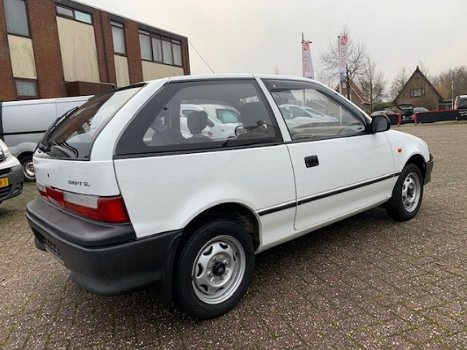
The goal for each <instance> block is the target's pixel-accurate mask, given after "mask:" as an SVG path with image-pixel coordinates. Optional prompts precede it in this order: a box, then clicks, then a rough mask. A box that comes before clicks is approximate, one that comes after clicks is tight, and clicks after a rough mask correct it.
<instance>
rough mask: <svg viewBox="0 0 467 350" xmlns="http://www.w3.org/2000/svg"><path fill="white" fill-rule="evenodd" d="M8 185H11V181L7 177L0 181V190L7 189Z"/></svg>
mask: <svg viewBox="0 0 467 350" xmlns="http://www.w3.org/2000/svg"><path fill="white" fill-rule="evenodd" d="M8 185H10V181H9V179H8V178H7V177H4V178H3V179H0V188H2V187H7V186H8Z"/></svg>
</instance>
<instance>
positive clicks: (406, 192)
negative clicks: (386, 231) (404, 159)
mask: <svg viewBox="0 0 467 350" xmlns="http://www.w3.org/2000/svg"><path fill="white" fill-rule="evenodd" d="M422 179H423V178H422V172H421V171H420V168H419V167H418V166H416V165H415V164H407V165H406V166H405V168H404V169H403V170H402V173H401V174H400V175H399V179H398V180H397V182H396V185H395V186H394V189H393V191H392V197H391V199H390V200H389V202H388V203H387V204H386V210H387V212H388V214H389V215H390V216H391V217H392V218H393V219H395V220H398V221H407V220H410V219H412V218H414V217H415V216H416V215H417V213H418V211H419V210H420V206H421V205H422V200H423V180H422Z"/></svg>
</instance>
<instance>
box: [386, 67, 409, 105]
mask: <svg viewBox="0 0 467 350" xmlns="http://www.w3.org/2000/svg"><path fill="white" fill-rule="evenodd" d="M407 80H409V78H408V76H407V70H406V69H405V67H403V68H402V69H401V70H400V71H399V73H397V75H396V77H395V78H394V80H393V81H392V84H391V88H390V90H389V98H390V99H391V101H394V100H395V99H396V97H397V96H398V95H399V94H400V92H401V91H402V89H403V88H404V86H405V84H406V83H407Z"/></svg>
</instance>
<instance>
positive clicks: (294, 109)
mask: <svg viewBox="0 0 467 350" xmlns="http://www.w3.org/2000/svg"><path fill="white" fill-rule="evenodd" d="M279 107H280V108H281V109H282V110H284V109H285V110H287V111H288V112H289V114H288V115H290V117H291V119H294V120H297V118H301V119H300V120H303V121H304V122H305V123H334V122H337V118H336V117H331V116H328V115H325V114H323V113H321V112H319V111H317V110H316V109H313V108H311V107H307V106H296V105H292V104H282V105H280V106H279ZM303 118H304V119H303Z"/></svg>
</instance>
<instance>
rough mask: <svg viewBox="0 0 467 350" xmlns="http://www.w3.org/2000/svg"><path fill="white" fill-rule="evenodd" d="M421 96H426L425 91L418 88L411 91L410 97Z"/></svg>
mask: <svg viewBox="0 0 467 350" xmlns="http://www.w3.org/2000/svg"><path fill="white" fill-rule="evenodd" d="M421 96H425V89H423V88H418V89H411V90H410V97H421Z"/></svg>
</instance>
